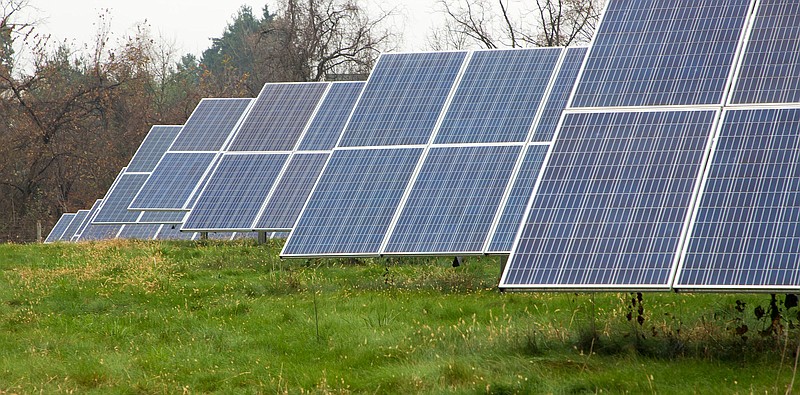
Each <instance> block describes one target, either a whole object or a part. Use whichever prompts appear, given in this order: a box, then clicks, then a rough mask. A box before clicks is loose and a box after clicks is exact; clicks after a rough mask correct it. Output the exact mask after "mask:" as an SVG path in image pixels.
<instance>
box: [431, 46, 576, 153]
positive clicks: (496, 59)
mask: <svg viewBox="0 0 800 395" xmlns="http://www.w3.org/2000/svg"><path fill="white" fill-rule="evenodd" d="M561 52H562V49H561V48H536V49H511V50H491V51H477V52H475V53H473V55H472V57H471V58H470V60H469V64H468V65H467V68H466V69H465V71H464V75H463V76H462V77H461V82H460V83H459V85H458V88H457V89H456V91H455V94H454V95H453V100H452V103H451V104H450V106H449V107H448V109H447V112H446V114H445V117H444V121H443V122H442V125H441V127H440V128H439V131H438V132H437V134H436V139H435V143H436V144H454V143H496V142H524V141H525V140H526V139H527V138H528V132H529V131H530V129H531V125H532V124H533V121H534V117H535V116H536V113H537V109H538V108H539V105H540V103H541V102H542V100H543V98H544V95H545V91H546V89H547V87H548V85H549V84H550V80H551V76H552V74H553V71H554V70H555V68H556V63H557V62H558V60H559V57H560V56H561Z"/></svg>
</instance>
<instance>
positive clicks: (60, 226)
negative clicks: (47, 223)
mask: <svg viewBox="0 0 800 395" xmlns="http://www.w3.org/2000/svg"><path fill="white" fill-rule="evenodd" d="M73 218H75V214H72V213H64V214H61V218H59V219H58V222H56V224H55V225H54V226H53V229H51V230H50V234H48V235H47V237H46V238H45V239H44V242H45V243H53V242H56V241H61V240H62V236H64V232H66V231H67V228H68V227H69V224H70V222H72V219H73Z"/></svg>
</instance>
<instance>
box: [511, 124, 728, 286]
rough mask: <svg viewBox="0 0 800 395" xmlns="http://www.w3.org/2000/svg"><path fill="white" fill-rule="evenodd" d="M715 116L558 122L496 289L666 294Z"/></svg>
mask: <svg viewBox="0 0 800 395" xmlns="http://www.w3.org/2000/svg"><path fill="white" fill-rule="evenodd" d="M717 115H718V112H717V111H661V112H621V113H600V112H593V113H575V114H568V115H566V116H565V117H564V120H563V124H562V126H561V128H560V131H559V135H558V137H557V138H556V141H555V143H554V146H553V149H552V152H551V154H550V157H549V159H548V162H547V164H546V166H545V169H544V172H543V174H542V178H541V181H540V183H539V186H538V190H537V192H536V193H535V195H534V197H533V200H532V204H531V207H530V208H529V212H528V214H527V215H526V218H527V220H526V222H525V225H524V227H523V229H522V233H521V234H520V236H519V239H518V241H517V243H516V244H515V247H514V250H513V253H512V255H511V258H510V260H509V263H508V265H507V267H506V270H505V273H504V274H503V278H502V281H501V287H503V288H527V287H537V288H555V289H630V288H635V289H669V288H670V286H671V281H672V277H671V276H672V275H673V273H674V267H675V263H677V261H676V256H677V254H676V253H677V251H678V246H679V245H680V240H681V237H682V235H683V233H684V228H685V224H686V223H687V218H688V213H689V209H690V204H691V203H692V199H693V196H694V192H695V189H696V185H697V184H698V180H699V176H700V171H701V166H702V164H703V161H704V157H705V153H706V150H707V147H708V142H709V139H710V136H711V134H712V130H713V127H714V125H715V121H716V118H717Z"/></svg>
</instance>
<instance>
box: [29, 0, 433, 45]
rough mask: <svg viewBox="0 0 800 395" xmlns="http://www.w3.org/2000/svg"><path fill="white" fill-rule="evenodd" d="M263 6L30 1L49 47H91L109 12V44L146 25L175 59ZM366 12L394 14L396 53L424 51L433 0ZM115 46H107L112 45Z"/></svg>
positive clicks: (216, 0)
mask: <svg viewBox="0 0 800 395" xmlns="http://www.w3.org/2000/svg"><path fill="white" fill-rule="evenodd" d="M265 4H269V6H270V7H269V8H270V11H271V12H274V11H275V10H276V8H277V5H276V4H275V0H260V1H257V0H200V1H192V0H29V5H30V6H31V8H30V10H31V12H33V13H34V15H32V17H33V19H35V20H38V25H37V26H38V27H37V31H39V32H42V33H46V34H50V35H51V36H52V39H51V40H52V42H63V41H67V42H68V43H70V44H73V46H74V47H75V48H82V47H83V45H84V44H85V43H93V42H94V38H95V36H96V32H97V25H98V21H99V19H98V15H99V14H100V12H101V10H105V9H108V11H109V12H108V14H109V15H110V16H111V29H110V30H111V33H112V39H113V38H121V37H126V36H127V35H129V34H130V33H131V32H133V29H134V28H135V26H137V25H138V24H141V23H142V22H144V21H145V20H146V21H147V24H148V25H150V27H151V32H152V34H153V36H154V37H155V38H159V37H160V38H162V39H163V40H164V41H166V42H168V43H171V42H174V43H175V44H176V45H177V48H178V49H179V51H178V52H179V53H180V54H185V53H194V54H196V55H198V56H199V55H200V53H201V52H202V51H203V50H204V49H206V48H208V47H209V46H210V45H211V41H210V40H209V38H211V37H219V36H220V35H221V34H222V31H223V29H224V28H225V26H226V24H227V23H228V22H229V21H231V20H232V18H233V15H234V14H235V13H236V11H237V10H238V9H239V7H240V6H242V5H249V6H251V7H252V8H253V12H254V13H255V14H256V15H259V16H260V14H261V10H262V9H263V7H264V5H265ZM364 4H367V6H368V7H369V9H370V10H377V9H378V8H383V9H391V8H397V10H398V11H399V17H398V18H397V20H396V21H394V23H393V25H394V26H398V30H400V29H402V30H403V31H402V32H400V33H401V34H402V35H403V37H404V40H403V43H402V45H401V47H400V48H399V50H402V51H419V50H423V49H425V43H426V41H425V38H426V37H427V35H428V33H429V32H430V30H431V26H432V25H433V23H434V22H433V21H434V18H441V16H440V15H439V14H436V13H435V12H434V7H433V5H434V4H435V2H434V0H406V1H402V0H383V1H381V0H366V1H364ZM114 43H115V41H113V40H112V44H114Z"/></svg>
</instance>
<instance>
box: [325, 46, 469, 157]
mask: <svg viewBox="0 0 800 395" xmlns="http://www.w3.org/2000/svg"><path fill="white" fill-rule="evenodd" d="M466 54H467V53H466V52H429V53H410V54H384V55H381V57H380V59H379V60H378V63H377V65H375V69H374V70H373V71H372V74H371V75H370V78H369V81H367V85H366V86H365V87H364V92H363V93H362V94H361V98H360V99H359V101H358V104H356V107H355V109H354V110H353V115H352V116H351V117H350V121H349V123H348V125H347V128H346V129H345V131H344V134H343V136H342V140H341V142H340V143H339V146H340V147H362V146H387V145H414V144H427V143H428V140H429V139H430V136H431V133H433V127H434V126H435V125H436V121H437V120H438V119H439V114H440V113H441V112H442V108H443V107H444V104H445V102H446V101H447V97H448V96H449V94H450V90H451V89H452V87H453V84H454V83H455V81H456V77H457V76H458V73H459V71H460V69H461V65H462V63H463V62H464V58H465V57H466Z"/></svg>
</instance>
